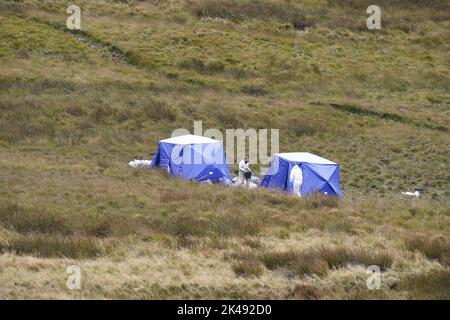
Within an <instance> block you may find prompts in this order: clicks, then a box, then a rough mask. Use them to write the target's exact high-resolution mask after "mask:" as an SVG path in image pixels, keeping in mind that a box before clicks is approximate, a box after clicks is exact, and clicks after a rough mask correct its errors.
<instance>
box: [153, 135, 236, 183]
mask: <svg viewBox="0 0 450 320" xmlns="http://www.w3.org/2000/svg"><path fill="white" fill-rule="evenodd" d="M154 167H160V168H161V169H163V170H167V171H168V172H169V173H170V174H171V175H174V176H177V177H181V178H182V179H185V180H195V181H198V182H200V181H205V180H210V181H213V182H217V181H219V180H220V179H223V178H226V179H229V180H231V174H230V171H229V169H228V166H227V164H226V158H225V153H224V151H223V145H222V143H220V142H218V143H203V144H186V145H177V144H172V143H165V142H160V143H159V145H158V149H157V150H156V153H155V156H154V157H153V159H152V162H151V164H150V168H154Z"/></svg>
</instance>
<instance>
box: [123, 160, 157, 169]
mask: <svg viewBox="0 0 450 320" xmlns="http://www.w3.org/2000/svg"><path fill="white" fill-rule="evenodd" d="M150 163H152V162H151V160H137V159H134V160H133V161H130V162H128V165H129V166H130V167H132V168H135V169H138V168H148V167H150Z"/></svg>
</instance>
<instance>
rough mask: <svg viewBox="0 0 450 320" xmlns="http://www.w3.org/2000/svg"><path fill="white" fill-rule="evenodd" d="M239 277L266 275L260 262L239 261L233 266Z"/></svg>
mask: <svg viewBox="0 0 450 320" xmlns="http://www.w3.org/2000/svg"><path fill="white" fill-rule="evenodd" d="M232 268H233V271H234V273H235V274H236V275H237V276H243V277H259V276H261V275H262V274H263V273H264V266H263V264H262V263H261V262H260V261H258V260H245V261H238V262H236V263H234V264H233V266H232Z"/></svg>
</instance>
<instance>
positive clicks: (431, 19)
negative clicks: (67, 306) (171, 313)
mask: <svg viewBox="0 0 450 320" xmlns="http://www.w3.org/2000/svg"><path fill="white" fill-rule="evenodd" d="M80 1H81V2H80V4H81V6H82V7H83V12H84V13H83V26H84V27H85V28H86V30H85V33H82V34H80V33H78V34H72V33H69V32H65V31H64V29H63V23H64V20H65V19H64V18H65V16H64V15H61V12H62V11H61V8H60V7H59V4H57V2H55V1H52V0H43V1H31V0H24V1H20V2H14V5H12V3H11V2H10V1H8V4H5V1H1V0H0V7H1V8H2V9H1V10H3V11H2V12H1V13H0V24H1V28H0V39H1V40H2V41H0V57H1V61H2V63H1V65H0V149H1V150H0V251H1V256H0V283H1V287H0V298H6V299H17V298H33V299H36V298H53V299H54V298H98V299H103V298H124V299H125V298H137V299H152V298H153V299H154V298H165V299H167V298H171V299H176V298H204V299H205V298H206V299H209V298H211V299H233V298H235V299H242V298H249V299H261V298H266V299H278V298H280V299H282V298H291V299H403V298H411V299H414V298H416V299H421V298H424V299H433V298H442V297H444V298H447V297H448V294H447V292H448V281H447V279H448V268H449V264H448V252H449V251H450V250H449V248H448V238H447V235H448V230H449V228H450V221H449V214H448V207H449V206H448V197H449V195H450V192H449V191H448V190H449V180H448V176H447V175H446V174H445V173H446V172H447V171H448V170H447V169H448V151H449V150H448V147H447V146H448V145H450V144H449V134H448V130H446V128H447V127H448V126H449V123H450V122H449V117H448V104H449V102H450V98H449V96H448V92H449V89H450V87H449V83H450V81H448V72H447V69H448V54H447V52H448V43H450V41H449V39H450V33H449V32H448V20H449V19H448V12H449V11H448V10H444V9H445V6H446V4H444V2H439V1H428V2H427V5H426V8H424V7H423V6H422V7H421V5H420V4H419V3H418V1H390V0H389V1H388V0H386V1H381V2H380V4H381V6H382V10H383V18H382V19H383V20H382V25H383V30H381V32H368V31H367V30H365V18H366V15H365V9H366V7H367V6H366V4H368V3H367V2H366V1H350V0H349V1H329V2H324V1H314V0H312V1H307V2H306V1H305V2H301V3H300V2H295V3H294V2H292V1H282V0H260V1H220V0H215V1H206V0H198V1H184V0H180V1H170V2H167V1H151V2H150V1H145V2H142V1H137V0H136V1H131V2H130V3H125V2H122V3H121V2H117V1H110V0H80ZM113 2H114V3H113ZM370 4H371V3H370ZM409 4H411V6H410V5H409ZM7 8H8V10H9V11H5V10H6V9H7ZM4 9H5V10H4ZM19 9H20V11H19ZM297 9H298V10H297ZM117 19H120V21H121V23H120V24H117ZM305 28H306V30H303V31H302V32H297V31H299V29H305ZM296 29H297V30H296ZM124 35H126V36H124ZM330 57H332V59H330ZM333 104H334V105H340V106H347V107H345V108H342V107H341V108H333V107H332V105H333ZM193 120H203V123H204V129H207V128H219V129H221V130H224V129H227V128H235V127H239V128H244V129H245V128H279V129H280V139H281V141H280V143H281V150H280V151H281V152H284V151H293V150H298V151H309V152H313V153H317V154H319V155H322V156H324V157H326V158H330V159H332V160H335V161H337V162H338V163H340V164H341V182H342V187H343V190H344V195H345V199H344V200H343V201H338V200H337V199H332V198H323V197H320V196H314V197H310V198H307V199H297V198H295V197H292V196H287V195H286V194H283V193H281V192H268V191H267V190H250V191H248V190H242V189H233V188H228V189H225V188H222V187H219V186H209V185H208V186H203V185H197V184H193V183H186V182H182V181H179V180H177V179H173V178H170V177H168V176H167V175H166V174H164V173H161V172H159V171H156V170H155V171H150V172H149V171H147V170H131V169H129V168H127V167H126V163H127V162H128V161H129V160H131V159H133V158H140V159H143V158H145V159H148V158H149V157H150V156H151V154H153V152H154V150H155V148H156V145H157V142H158V140H160V139H161V138H166V137H167V136H170V134H171V132H172V130H174V129H176V128H187V129H191V128H192V121H193ZM255 171H256V172H257V173H258V168H255ZM416 186H421V187H423V188H424V189H425V190H426V192H425V193H424V195H423V197H421V198H419V199H406V198H400V197H401V195H400V191H405V190H406V189H408V190H409V189H412V188H414V187H416ZM72 264H77V265H79V266H80V267H81V268H82V271H83V277H84V278H83V289H82V290H81V291H79V292H76V293H74V292H71V291H69V290H67V289H66V287H65V280H66V277H67V274H66V272H65V268H66V267H67V266H68V265H72ZM371 264H376V265H379V266H380V267H381V268H382V269H383V283H382V288H381V289H380V290H376V291H373V290H368V289H367V287H366V278H367V274H366V267H367V266H368V265H371ZM391 278H392V279H396V280H395V285H390V284H389V283H388V281H387V279H391ZM385 280H386V281H385Z"/></svg>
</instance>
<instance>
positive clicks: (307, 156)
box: [274, 152, 336, 164]
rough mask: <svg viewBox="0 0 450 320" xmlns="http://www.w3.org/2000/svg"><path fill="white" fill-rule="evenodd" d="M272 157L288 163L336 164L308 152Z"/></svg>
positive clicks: (278, 154)
mask: <svg viewBox="0 0 450 320" xmlns="http://www.w3.org/2000/svg"><path fill="white" fill-rule="evenodd" d="M274 155H275V156H278V157H280V158H283V159H286V160H288V161H295V162H307V163H317V164H336V163H335V162H332V161H330V160H327V159H325V158H322V157H319V156H316V155H315V154H312V153H309V152H285V153H275V154H274Z"/></svg>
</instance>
